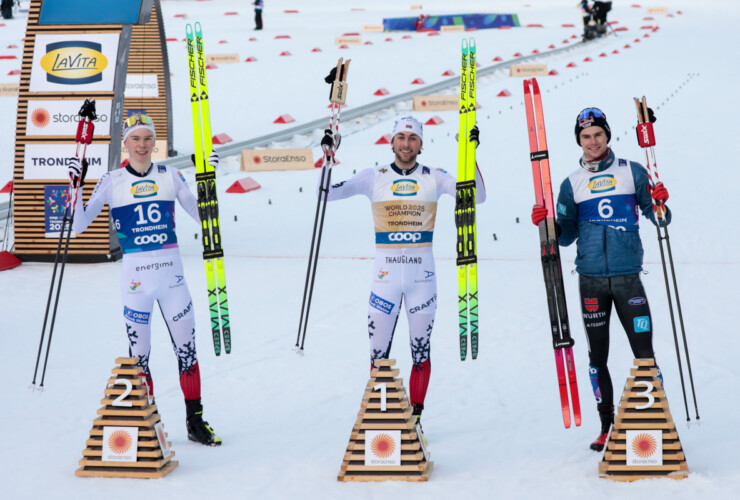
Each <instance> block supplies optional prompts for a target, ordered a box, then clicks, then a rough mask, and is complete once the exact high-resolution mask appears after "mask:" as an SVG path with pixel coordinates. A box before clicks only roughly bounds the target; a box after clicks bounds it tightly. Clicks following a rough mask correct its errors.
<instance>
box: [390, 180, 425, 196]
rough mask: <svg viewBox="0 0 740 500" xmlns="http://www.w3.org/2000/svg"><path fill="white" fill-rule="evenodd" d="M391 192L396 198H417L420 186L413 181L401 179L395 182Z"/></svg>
mask: <svg viewBox="0 0 740 500" xmlns="http://www.w3.org/2000/svg"><path fill="white" fill-rule="evenodd" d="M391 191H393V195H394V196H416V193H417V192H419V185H418V184H417V183H416V181H415V180H413V179H399V180H397V181H393V185H392V186H391Z"/></svg>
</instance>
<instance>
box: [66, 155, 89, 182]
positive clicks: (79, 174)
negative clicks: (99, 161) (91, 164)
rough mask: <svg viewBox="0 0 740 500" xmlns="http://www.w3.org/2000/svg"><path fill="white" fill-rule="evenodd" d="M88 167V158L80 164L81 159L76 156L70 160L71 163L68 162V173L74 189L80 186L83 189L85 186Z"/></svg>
mask: <svg viewBox="0 0 740 500" xmlns="http://www.w3.org/2000/svg"><path fill="white" fill-rule="evenodd" d="M87 166H88V163H87V159H86V158H83V159H82V162H80V159H79V158H77V157H76V156H75V157H74V158H70V159H69V162H67V173H68V174H69V178H70V180H71V181H72V187H75V188H76V187H77V186H78V185H79V186H80V187H82V186H83V185H84V184H85V176H86V175H87Z"/></svg>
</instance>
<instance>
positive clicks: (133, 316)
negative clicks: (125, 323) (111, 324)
mask: <svg viewBox="0 0 740 500" xmlns="http://www.w3.org/2000/svg"><path fill="white" fill-rule="evenodd" d="M123 316H124V317H125V318H126V319H127V320H129V321H131V322H133V323H139V324H140V325H146V324H149V316H151V313H147V312H140V311H134V310H133V309H129V308H128V307H127V306H123Z"/></svg>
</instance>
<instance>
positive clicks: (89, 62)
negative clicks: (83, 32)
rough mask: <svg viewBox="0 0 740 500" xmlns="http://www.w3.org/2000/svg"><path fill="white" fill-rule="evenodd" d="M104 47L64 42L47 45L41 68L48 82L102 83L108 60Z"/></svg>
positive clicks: (90, 43)
mask: <svg viewBox="0 0 740 500" xmlns="http://www.w3.org/2000/svg"><path fill="white" fill-rule="evenodd" d="M102 49H103V47H102V45H101V44H99V43H96V42H88V41H64V42H54V43H50V44H47V45H46V55H44V56H43V57H42V58H41V68H42V69H43V70H44V71H46V80H47V81H48V82H52V83H60V84H63V85H83V84H86V83H95V82H99V81H102V79H103V70H104V69H105V68H106V67H107V66H108V58H106V57H105V56H104V55H103V53H102V52H101V51H102Z"/></svg>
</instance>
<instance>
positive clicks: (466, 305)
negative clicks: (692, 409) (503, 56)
mask: <svg viewBox="0 0 740 500" xmlns="http://www.w3.org/2000/svg"><path fill="white" fill-rule="evenodd" d="M460 55H461V67H460V123H459V129H458V136H457V137H458V139H457V185H456V187H457V191H456V195H455V225H456V226H457V262H456V263H457V300H458V316H459V330H460V360H461V361H465V358H466V357H467V355H468V331H470V351H471V355H472V358H473V359H476V358H477V357H478V258H477V256H476V250H477V243H476V237H475V236H476V221H475V168H476V167H475V146H476V145H475V143H473V142H470V141H469V140H468V137H469V136H470V131H471V130H472V129H473V127H474V126H475V109H476V97H475V90H476V84H475V76H476V47H475V39H473V38H471V39H470V41H469V42H468V40H466V39H464V38H463V40H462V45H461V54H460Z"/></svg>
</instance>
